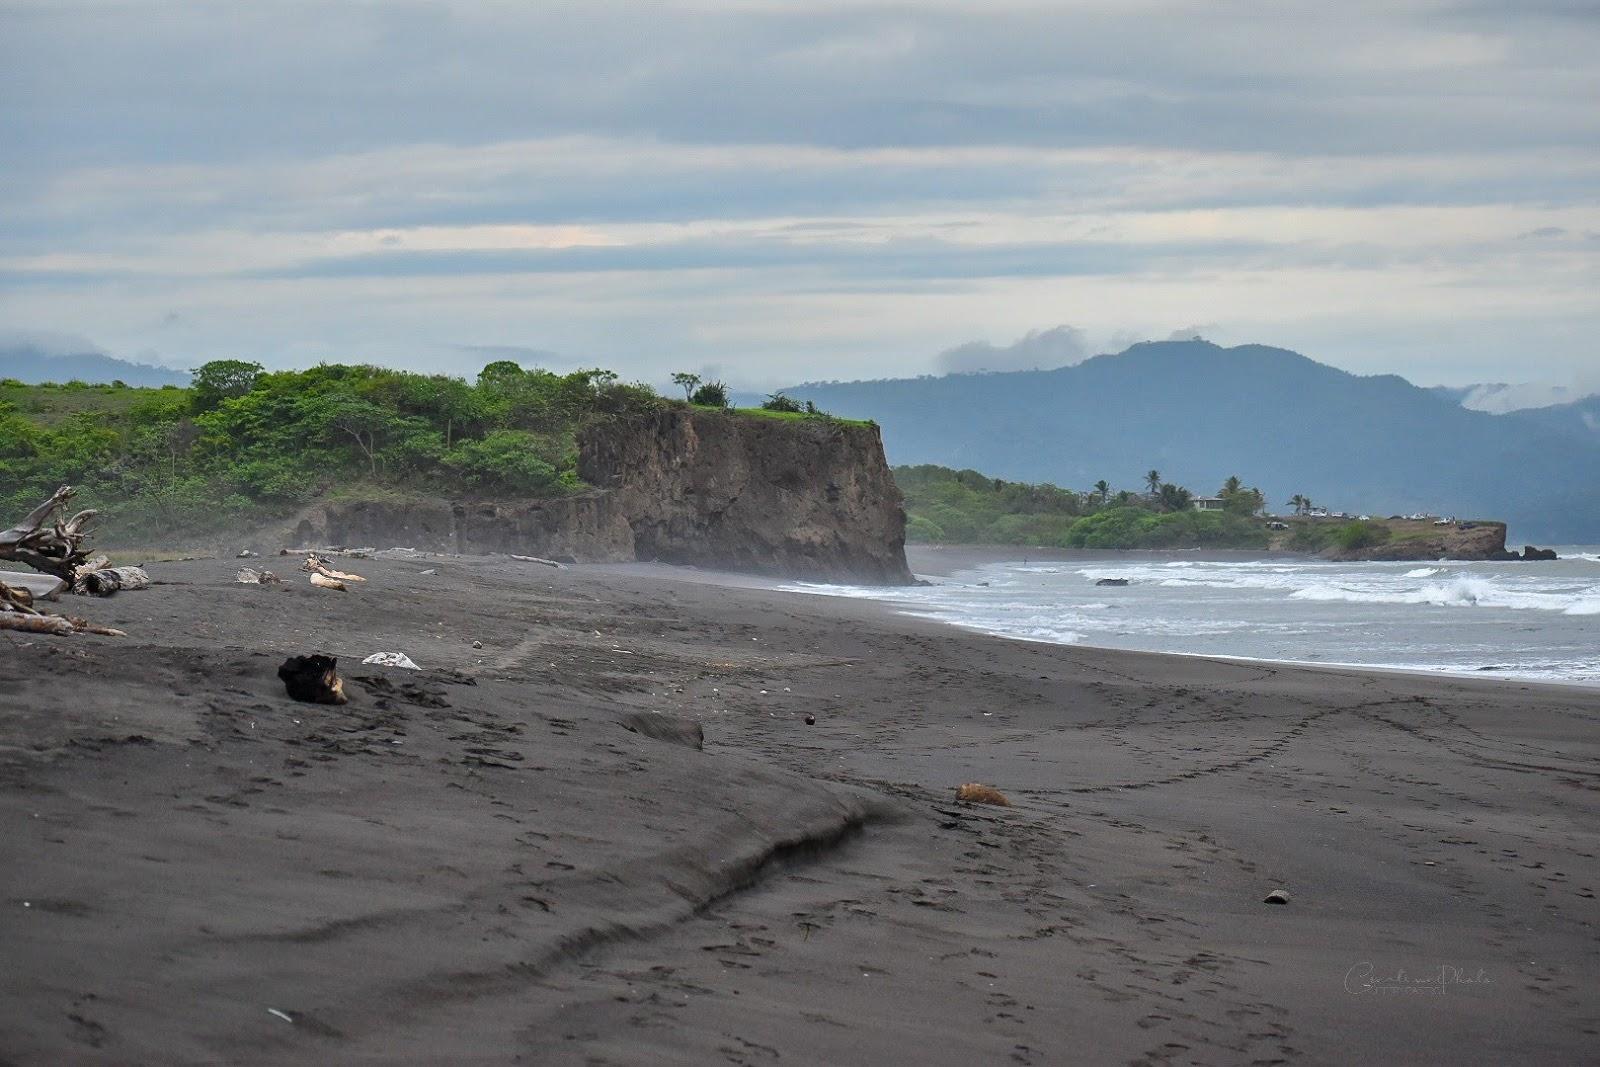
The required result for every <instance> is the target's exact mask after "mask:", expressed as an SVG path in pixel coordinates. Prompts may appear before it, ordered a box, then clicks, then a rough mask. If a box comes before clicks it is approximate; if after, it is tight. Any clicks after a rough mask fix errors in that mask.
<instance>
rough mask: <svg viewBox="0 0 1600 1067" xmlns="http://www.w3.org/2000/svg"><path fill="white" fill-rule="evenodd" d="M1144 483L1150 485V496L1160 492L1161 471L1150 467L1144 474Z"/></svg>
mask: <svg viewBox="0 0 1600 1067" xmlns="http://www.w3.org/2000/svg"><path fill="white" fill-rule="evenodd" d="M1144 484H1145V485H1147V486H1149V487H1150V495H1151V496H1154V495H1155V494H1157V493H1159V492H1161V472H1160V471H1158V470H1156V469H1155V468H1153V467H1152V468H1151V469H1150V472H1149V473H1148V474H1146V475H1145V476H1144Z"/></svg>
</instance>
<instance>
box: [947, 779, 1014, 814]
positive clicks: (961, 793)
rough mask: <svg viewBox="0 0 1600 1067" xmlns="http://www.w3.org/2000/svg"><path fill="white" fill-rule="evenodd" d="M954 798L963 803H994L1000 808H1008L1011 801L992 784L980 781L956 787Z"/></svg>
mask: <svg viewBox="0 0 1600 1067" xmlns="http://www.w3.org/2000/svg"><path fill="white" fill-rule="evenodd" d="M956 799H957V800H959V801H960V802H961V803H963V804H995V805H998V806H999V807H1002V808H1009V807H1010V806H1011V801H1009V800H1007V799H1006V795H1005V794H1004V793H1002V792H1000V790H998V789H996V788H995V787H994V786H992V785H984V784H983V783H982V782H968V783H966V784H965V785H962V786H958V787H957V788H956Z"/></svg>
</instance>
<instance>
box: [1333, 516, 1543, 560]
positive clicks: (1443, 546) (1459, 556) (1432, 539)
mask: <svg viewBox="0 0 1600 1067" xmlns="http://www.w3.org/2000/svg"><path fill="white" fill-rule="evenodd" d="M1384 525H1386V526H1388V527H1389V528H1390V529H1391V530H1392V531H1393V532H1394V535H1395V536H1394V539H1393V540H1391V541H1389V542H1387V543H1385V544H1381V545H1372V546H1369V547H1367V548H1359V549H1355V550H1352V551H1339V550H1336V549H1335V550H1329V551H1328V552H1325V553H1324V555H1325V556H1326V557H1327V558H1328V559H1334V560H1342V561H1356V560H1360V561H1385V562H1399V561H1417V562H1425V561H1432V560H1441V559H1450V560H1491V559H1520V558H1521V557H1520V556H1516V555H1513V554H1511V553H1508V552H1507V551H1506V524H1505V523H1503V522H1473V523H1462V524H1459V525H1453V526H1438V527H1436V526H1433V525H1432V524H1431V523H1425V522H1388V523H1385V524H1384Z"/></svg>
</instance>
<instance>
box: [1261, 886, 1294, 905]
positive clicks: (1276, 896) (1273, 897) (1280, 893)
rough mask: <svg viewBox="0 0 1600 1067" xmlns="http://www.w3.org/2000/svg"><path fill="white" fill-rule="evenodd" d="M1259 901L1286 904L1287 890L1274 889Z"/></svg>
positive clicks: (1287, 898)
mask: <svg viewBox="0 0 1600 1067" xmlns="http://www.w3.org/2000/svg"><path fill="white" fill-rule="evenodd" d="M1261 903H1263V904H1287V903H1289V891H1288V890H1287V889H1274V890H1273V891H1272V892H1270V893H1268V894H1267V895H1266V897H1265V899H1263V900H1262V901H1261Z"/></svg>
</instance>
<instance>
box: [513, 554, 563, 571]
mask: <svg viewBox="0 0 1600 1067" xmlns="http://www.w3.org/2000/svg"><path fill="white" fill-rule="evenodd" d="M511 558H512V559H514V560H516V561H518V562H519V563H537V564H539V565H541V566H544V567H554V568H555V569H556V570H558V571H559V570H565V569H566V567H567V565H566V564H565V563H557V562H556V561H555V560H553V559H545V558H543V557H542V556H519V555H517V554H516V553H515V552H513V553H511Z"/></svg>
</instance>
